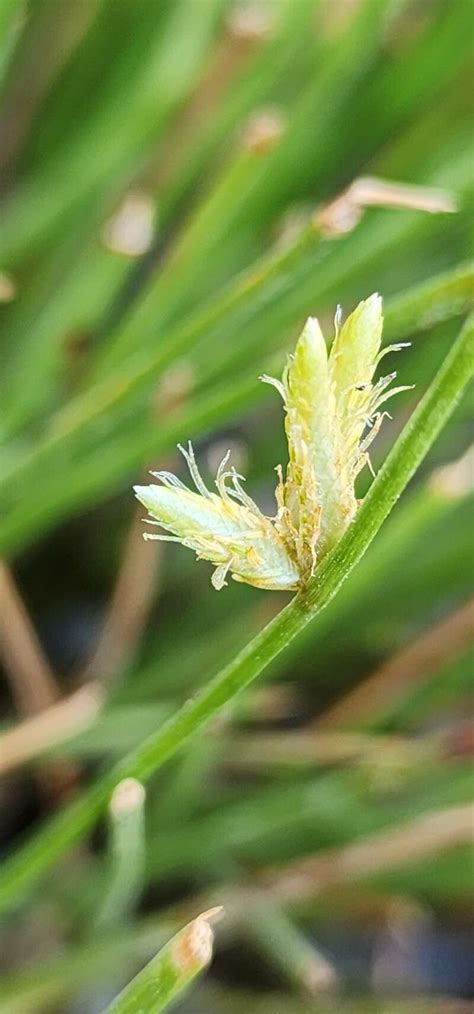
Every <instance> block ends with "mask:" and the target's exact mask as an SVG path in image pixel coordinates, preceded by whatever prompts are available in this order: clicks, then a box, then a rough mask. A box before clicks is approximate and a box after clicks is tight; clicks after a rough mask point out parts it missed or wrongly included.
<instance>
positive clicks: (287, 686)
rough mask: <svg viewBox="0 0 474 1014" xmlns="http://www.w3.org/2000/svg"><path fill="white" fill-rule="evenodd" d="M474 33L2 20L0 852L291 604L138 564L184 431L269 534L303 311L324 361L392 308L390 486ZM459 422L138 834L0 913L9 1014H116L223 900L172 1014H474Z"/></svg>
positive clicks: (435, 339)
mask: <svg viewBox="0 0 474 1014" xmlns="http://www.w3.org/2000/svg"><path fill="white" fill-rule="evenodd" d="M473 34H474V5H473V3H472V2H471V0H451V2H449V0H448V2H446V0H251V2H248V3H246V2H245V3H244V2H239V3H235V2H230V0H30V2H27V0H1V2H0V99H1V108H0V196H1V208H0V215H1V221H0V328H1V335H2V345H1V347H2V360H1V361H2V372H1V384H2V399H1V404H2V411H1V420H0V501H1V504H2V510H1V516H0V552H1V554H2V557H3V559H4V563H3V564H2V565H1V570H0V595H1V602H2V609H1V617H0V631H1V634H2V642H1V649H0V651H1V658H0V661H1V663H2V682H1V689H0V692H1V704H2V730H1V731H2V737H1V738H0V775H1V779H2V780H1V789H0V810H1V825H2V831H1V839H0V842H1V849H2V854H3V855H4V856H6V855H7V854H11V853H13V852H14V850H15V849H16V848H17V847H18V846H19V845H21V843H22V842H23V840H24V839H25V838H26V837H27V835H28V834H30V833H34V832H35V831H36V830H37V829H39V828H41V827H42V826H43V822H44V821H45V820H46V819H47V817H48V815H49V814H51V813H52V812H55V811H56V810H58V809H59V808H61V807H62V806H63V805H65V804H66V803H67V801H68V800H70V799H73V798H75V797H76V796H80V793H81V790H82V788H83V787H85V786H87V785H93V784H94V782H95V779H96V778H97V777H98V775H99V773H100V772H101V770H102V769H103V768H104V767H105V766H107V765H108V764H110V762H111V761H113V760H116V759H119V758H121V757H122V756H124V755H125V754H126V753H127V751H129V750H130V749H131V748H132V747H133V746H135V744H137V743H139V742H140V741H141V740H142V739H143V738H144V737H146V736H147V735H149V734H150V733H152V732H153V731H154V730H155V729H157V728H159V726H160V725H161V724H162V723H163V721H164V720H165V719H166V717H167V716H168V715H170V714H171V713H173V712H174V711H175V710H176V709H177V708H178V707H179V705H180V704H181V703H182V702H183V701H185V700H186V699H187V697H188V696H189V694H190V693H191V692H192V691H193V690H194V689H196V688H198V687H200V686H202V685H204V684H205V683H206V682H207V680H208V679H209V678H210V677H211V676H212V675H213V674H214V673H215V672H216V671H217V670H218V669H219V667H220V666H221V665H223V664H225V663H226V662H227V661H228V660H229V659H231V658H232V656H233V655H234V654H235V652H236V651H237V650H238V649H239V648H241V647H242V646H243V645H245V644H246V643H247V642H248V641H249V640H250V638H251V637H252V636H253V634H254V633H255V632H256V631H258V630H259V629H260V628H261V627H262V626H263V624H264V623H265V622H266V621H267V620H268V619H270V618H271V617H272V616H273V615H275V613H276V612H277V611H278V610H279V609H280V608H281V606H282V604H284V602H285V601H287V597H286V596H285V595H281V594H278V593H265V592H259V591H256V590H255V589H252V588H249V587H246V586H238V585H236V584H234V583H232V582H231V583H230V586H229V587H228V588H225V589H224V590H223V591H222V592H220V593H216V592H215V591H214V590H213V589H212V588H211V585H210V572H211V568H210V566H209V565H208V564H206V563H199V564H196V562H195V559H194V557H193V555H192V554H190V553H189V552H187V551H186V550H184V549H183V548H182V547H180V546H166V547H165V548H164V549H163V547H162V546H161V544H156V543H148V544H145V543H144V542H143V540H142V537H141V536H142V531H143V525H142V523H141V520H140V519H141V516H142V513H143V512H142V511H138V512H137V510H136V509H135V506H134V500H133V495H132V490H131V487H132V484H133V483H134V482H137V481H143V480H144V477H145V475H146V470H147V469H149V468H157V467H159V468H168V469H171V470H177V471H178V472H179V474H181V475H182V476H183V478H185V477H184V475H183V463H182V462H181V461H180V460H178V459H179V455H177V452H176V443H177V442H178V441H182V442H185V441H186V440H187V439H188V438H191V439H192V440H193V443H194V446H195V450H196V455H197V457H198V460H199V462H200V466H201V468H202V471H203V473H204V474H205V475H207V476H213V475H214V473H215V470H216V467H217V464H218V463H219V461H220V459H221V458H222V456H223V453H224V452H225V451H226V450H227V449H228V448H230V449H231V451H232V461H233V463H234V464H235V465H236V467H237V469H238V470H239V471H243V472H244V474H245V475H246V476H247V480H248V488H249V491H250V493H251V495H252V496H254V497H255V499H256V500H257V501H258V503H259V504H260V506H261V507H262V509H264V510H265V511H266V512H267V513H269V514H271V513H273V510H274V505H273V489H274V485H275V482H274V478H273V476H274V473H273V469H274V467H275V466H276V465H277V464H278V463H279V462H281V463H282V464H285V462H286V458H285V454H286V450H285V440H284V433H283V425H282V413H281V406H280V404H279V400H278V398H277V397H276V395H275V394H274V392H272V391H271V390H270V389H269V388H268V387H265V386H263V385H262V384H259V383H258V380H257V377H258V376H259V374H261V373H263V372H270V373H272V374H275V373H276V374H278V372H279V371H280V370H281V367H282V365H283V363H284V360H285V355H286V353H287V352H288V351H290V350H291V349H292V347H293V346H294V343H295V340H296V337H297V335H298V333H299V330H300V329H301V326H302V324H303V322H304V319H305V317H306V316H308V315H310V314H311V315H316V314H317V315H318V317H319V318H320V320H321V323H322V325H323V330H324V331H325V334H326V336H327V337H328V338H330V337H331V336H332V331H333V325H332V321H333V317H334V313H335V309H336V305H337V304H341V305H342V307H343V309H344V311H345V312H346V313H347V312H348V311H349V310H351V309H352V308H353V306H354V305H355V304H356V303H357V302H358V301H359V300H360V299H363V298H365V297H366V296H368V295H369V294H370V293H372V292H374V291H379V292H380V293H381V294H382V295H383V297H384V304H385V308H386V336H387V340H389V339H390V341H398V340H411V342H412V348H411V349H410V350H407V351H404V352H403V353H400V356H399V357H398V359H397V363H396V366H397V368H398V369H399V381H400V383H407V384H415V385H416V386H415V389H414V390H413V391H410V392H405V393H404V394H402V395H401V396H400V397H399V398H397V399H396V402H394V403H391V405H393V408H391V412H392V414H393V418H392V419H391V420H387V421H386V422H385V423H384V428H383V431H382V433H381V435H380V437H379V438H378V440H377V442H376V444H375V449H374V452H373V456H372V458H373V464H374V468H375V469H377V466H378V465H380V463H381V462H382V461H383V459H384V457H385V455H386V452H387V449H388V448H389V447H390V446H391V445H392V443H393V441H394V440H395V438H396V436H397V435H398V433H399V432H400V430H401V428H402V427H403V425H404V423H405V421H406V420H407V418H408V417H409V415H410V413H411V411H412V409H413V407H414V405H415V404H416V403H417V401H418V399H419V397H420V395H421V394H422V393H423V391H424V390H425V389H426V387H427V385H428V383H429V381H430V380H431V378H432V376H433V375H434V373H435V371H436V369H437V368H438V366H439V365H440V363H441V362H442V361H443V359H444V358H445V356H446V354H447V352H448V350H449V348H450V346H451V344H452V342H453V340H454V338H455V336H456V334H457V332H458V331H459V327H460V323H461V322H462V320H463V318H464V316H465V314H466V311H467V309H468V306H469V303H470V302H472V296H473V292H474V283H473V279H474V272H473V264H472V261H471V260H470V258H471V257H472V207H473V203H474V201H473V197H474V178H473V171H472V170H473V154H474V152H473V103H472V92H473V89H472V84H473V67H472V49H473ZM360 177H363V178H367V177H369V183H365V184H364V194H365V196H364V198H363V200H362V201H361V204H360V206H359V204H358V203H357V201H356V203H354V195H357V193H359V194H360V193H362V190H361V188H360V185H359V190H358V189H357V186H356V188H355V189H354V187H352V188H351V190H348V188H349V187H350V186H351V184H353V182H354V181H355V180H357V179H359V178H360ZM374 177H375V178H377V179H382V180H389V181H392V182H393V183H394V188H392V190H391V196H390V198H386V199H380V198H379V197H378V198H377V199H375V197H374V195H377V194H378V184H376V183H375V182H373V178H374ZM370 181H372V182H370ZM397 185H402V186H401V188H400V186H397ZM403 185H408V186H410V187H414V188H417V187H418V188H421V189H419V190H417V189H414V190H413V191H412V190H409V191H407V190H405V189H404V186H403ZM341 194H345V195H346V197H345V198H344V199H343V203H342V211H343V215H342V220H341V218H340V216H337V215H336V214H335V211H334V206H333V204H332V202H333V201H334V200H335V199H336V198H338V197H339V196H340V195H341ZM394 195H397V196H396V197H394ZM374 202H375V204H377V205H379V206H372V205H373V204H374ZM397 204H398V205H400V206H397ZM365 205H367V206H365ZM454 207H455V208H456V210H455V211H454V212H453V210H452V209H453V208H454ZM328 209H329V210H328ZM430 209H431V210H430ZM336 210H339V211H340V210H341V205H340V203H339V204H338V205H337V207H336ZM471 416H472V401H470V399H469V395H466V396H464V397H463V399H462V400H461V401H460V403H459V405H458V406H457V408H456V410H455V413H454V415H453V417H452V419H451V421H450V423H449V425H448V426H447V428H446V429H445V430H444V431H443V433H442V435H441V436H440V438H439V439H438V440H437V442H436V445H435V447H434V449H433V451H432V452H431V454H430V456H429V458H428V460H427V461H426V462H425V464H424V466H423V468H422V469H421V471H420V473H419V474H418V475H417V477H416V479H415V481H414V482H413V483H412V484H411V486H410V488H409V490H408V491H407V493H406V494H405V496H404V497H403V498H402V500H401V501H400V503H399V504H398V505H397V508H396V509H395V511H394V512H393V514H392V516H391V517H390V519H389V521H388V523H387V525H386V526H385V527H384V529H383V531H382V532H381V534H380V535H379V536H378V538H377V539H376V541H375V543H374V545H373V546H372V547H371V549H370V550H369V552H368V554H367V556H366V557H365V558H364V560H363V561H362V563H361V564H360V566H359V567H358V568H357V569H356V570H355V572H354V573H353V574H352V575H351V576H350V578H349V580H348V581H347V583H346V584H344V586H343V588H342V590H341V591H340V593H339V595H338V596H337V597H336V599H335V600H334V601H333V602H332V603H331V604H330V606H329V607H328V608H327V610H326V611H325V612H324V613H322V614H321V616H319V617H317V618H316V620H315V621H314V622H313V623H311V624H310V625H309V626H308V627H307V628H306V630H305V632H304V635H303V636H302V637H300V638H299V639H298V640H297V641H295V642H293V644H292V645H291V646H290V647H289V648H288V649H287V651H286V652H285V653H283V654H282V655H281V656H280V657H279V659H278V660H277V662H276V663H274V664H273V666H271V667H270V669H269V670H268V671H267V672H266V673H265V674H264V676H263V678H261V679H260V681H259V682H258V684H257V685H256V686H255V687H254V688H252V689H251V690H249V691H247V693H246V694H245V695H243V696H242V697H240V698H239V700H238V702H237V703H236V704H235V705H234V707H233V708H232V709H229V710H227V711H226V712H225V714H224V716H223V717H222V718H221V719H220V720H219V721H218V722H216V723H215V724H214V725H213V726H212V727H211V728H210V729H207V730H206V731H205V732H204V733H200V734H199V735H198V736H197V737H195V738H194V739H193V740H192V741H191V744H190V746H189V747H188V748H187V749H186V751H183V752H181V753H180V754H179V755H178V756H177V757H176V758H175V759H173V760H172V761H171V762H170V763H169V764H168V765H167V766H166V767H165V768H164V769H163V771H161V772H159V774H158V775H156V776H155V777H153V778H152V779H151V780H150V782H149V783H148V784H147V787H146V799H145V803H144V813H143V812H142V808H143V807H142V804H140V803H138V804H137V808H136V810H135V811H134V815H133V816H132V819H131V824H127V822H126V824H127V826H126V828H125V831H124V828H123V826H122V823H123V822H122V823H121V821H120V819H119V818H117V816H116V815H115V816H114V813H113V812H112V813H111V814H109V817H108V818H107V819H104V820H103V821H102V822H101V823H100V824H99V826H98V827H97V828H96V829H95V831H94V833H93V834H92V835H87V834H84V835H82V838H81V842H80V844H79V845H78V846H76V848H75V849H73V850H69V851H68V852H66V854H65V855H64V857H63V858H62V860H61V862H60V863H59V864H56V865H55V867H54V869H53V870H52V872H51V873H49V874H48V876H47V877H46V878H43V879H42V880H41V883H40V886H39V887H38V888H37V889H35V890H34V891H33V892H30V893H28V894H26V895H23V894H21V893H20V892H19V893H18V898H17V899H16V903H15V905H14V906H13V909H12V910H11V911H10V912H9V913H8V914H7V915H5V916H4V917H3V918H2V922H1V923H0V951H1V958H0V962H1V969H2V976H3V986H2V988H0V1010H1V1011H2V1012H3V1011H5V1012H13V1011H14V1012H28V1011H35V1012H61V1014H62V1012H65V1014H66V1012H67V1014H79V1012H80V1014H94V1012H99V1011H101V1010H103V1009H104V1008H105V1007H106V1006H107V1004H108V1002H109V1001H110V1000H111V999H112V997H113V996H114V995H115V994H116V993H117V992H118V991H119V989H120V988H121V987H122V985H123V984H124V983H125V982H127V981H128V980H129V979H130V978H131V976H132V975H133V974H134V973H135V972H136V971H137V970H138V969H139V968H140V967H141V965H143V963H144V962H145V961H146V960H147V959H148V958H150V957H151V955H152V954H153V953H154V952H155V951H156V950H157V948H158V947H159V946H160V945H161V943H162V942H163V940H165V939H167V937H169V935H170V933H171V932H174V931H175V930H176V929H177V928H178V927H180V926H182V925H183V923H184V922H186V921H187V920H188V919H190V918H192V917H193V916H195V915H197V913H198V912H199V911H201V910H202V909H203V908H206V907H208V908H209V907H210V906H211V905H214V904H220V903H222V904H224V905H225V907H226V912H227V915H226V917H225V918H224V919H223V920H222V922H221V923H220V924H219V925H218V927H217V928H216V937H217V948H216V953H215V957H214V960H213V963H212V965H211V967H210V969H209V971H208V972H207V974H206V976H205V978H203V979H202V980H200V981H199V983H198V985H197V986H195V987H194V988H193V990H192V991H190V992H188V993H187V994H186V996H184V997H183V998H182V999H181V1000H180V1002H179V1010H180V1011H183V1014H184V1012H188V1014H189V1012H196V1014H197V1012H209V1014H217V1012H221V1011H222V1012H227V1011H229V1012H232V1011H241V1010H243V1009H248V1010H249V1011H255V1012H257V1014H258V1012H260V1011H262V1012H263V1011H265V1012H270V1011H271V1012H272V1014H273V1012H275V1014H278V1011H280V1010H282V1011H283V1010H285V1012H290V1011H295V1012H298V1011H313V1010H314V1011H319V1010H321V1011H346V1010H347V1011H356V1012H357V1011H359V1010H360V1011H367V1012H371V1011H374V1012H378V1011H380V1012H387V1014H388V1012H390V1014H392V1012H394V1014H397V1012H399V1011H400V1012H402V1011H403V1012H405V1011H407V1012H408V1011H410V1012H411V1011H420V1012H421V1011H423V1012H424V1011H425V1010H426V1011H439V1012H442V1011H448V1005H449V1003H450V1002H451V1000H453V998H454V999H456V1002H457V1004H458V1005H459V1006H456V1007H453V1006H449V1010H450V1011H454V1010H456V1011H457V1010H458V1009H459V1011H463V1010H464V1009H466V1010H467V1009H468V1001H469V998H470V997H471V998H472V996H473V995H474V979H473V976H472V968H471V967H470V960H469V943H470V925H471V923H470V901H471V900H472V899H471V898H470V894H471V892H472V872H473V868H472V853H471V852H470V846H469V842H468V838H469V835H468V830H469V811H468V803H469V800H470V798H471V796H472V784H471V772H472V767H471V763H470V755H471V752H472V722H471V720H470V718H471V719H472V712H471V709H470V700H471V697H470V695H471V694H472V676H473V664H472V653H470V651H471V652H472V647H471V646H472V629H473V611H472V604H471V602H470V600H469V595H470V594H472V574H473V563H474V554H473V537H472V527H473V526H472V480H473V460H472V455H471V456H470V451H469V446H470V439H472V432H470V419H471ZM369 482H370V475H369V474H368V473H367V475H366V474H365V473H364V475H363V476H361V478H360V480H359V490H360V494H361V495H363V492H364V490H365V489H366V488H367V486H368V484H369ZM84 688H85V689H84ZM466 829H467V830H466ZM384 843H385V844H384ZM387 843H389V845H387ZM384 848H385V851H384ZM354 850H355V851H354ZM305 857H306V858H308V861H309V857H311V863H312V864H313V865H311V863H310V865H308V866H300V865H299V864H300V861H301V860H303V859H304V858H305ZM268 877H270V882H271V885H272V891H271V897H270V898H269V897H268V896H267V895H265V897H264V898H262V897H260V895H259V892H258V890H257V887H256V885H257V884H261V883H262V878H263V880H265V878H268ZM464 1001H465V1002H466V1007H464ZM177 1009H178V1008H177Z"/></svg>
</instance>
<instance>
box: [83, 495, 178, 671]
mask: <svg viewBox="0 0 474 1014" xmlns="http://www.w3.org/2000/svg"><path fill="white" fill-rule="evenodd" d="M142 515H143V510H139V511H137V512H136V514H135V516H134V519H133V521H132V524H131V526H130V530H129V532H128V535H127V539H126V542H125V548H124V553H123V557H122V562H121V565H120V569H119V573H118V575H117V580H116V583H115V587H114V590H113V593H112V596H111V600H110V604H109V607H108V610H107V615H106V618H105V621H104V624H103V627H102V631H101V634H100V636H99V639H98V642H97V644H96V647H95V649H94V651H93V653H92V657H91V658H90V660H89V662H88V663H87V664H86V666H85V668H84V670H83V671H82V673H81V681H82V682H90V681H92V680H98V681H99V682H100V683H101V684H102V685H103V686H107V685H109V684H110V682H111V681H112V680H113V678H114V677H115V675H116V674H117V673H118V672H119V671H120V670H122V669H123V668H124V666H125V665H126V663H127V661H128V660H129V658H130V657H131V655H132V654H133V651H134V649H135V647H136V645H137V644H138V643H139V641H140V638H141V635H142V633H143V629H144V626H145V624H146V622H147V619H148V616H149V612H150V607H151V604H152V602H153V600H154V597H155V593H156V590H157V581H156V577H157V569H158V566H159V562H160V559H161V547H160V546H159V545H158V544H157V543H154V544H153V548H152V549H151V551H150V546H149V545H147V544H146V543H145V542H144V540H143V537H142V534H143V525H142V520H141V519H142Z"/></svg>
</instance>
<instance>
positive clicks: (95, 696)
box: [0, 684, 102, 774]
mask: <svg viewBox="0 0 474 1014" xmlns="http://www.w3.org/2000/svg"><path fill="white" fill-rule="evenodd" d="M101 704H102V691H101V689H100V687H99V686H98V685H97V684H92V685H90V686H85V687H81V689H80V690H76V692H75V693H73V694H71V695H70V696H69V697H66V698H65V699H64V700H62V701H58V702H57V704H53V705H52V707H50V708H47V709H46V711H43V712H42V713H40V714H39V715H35V716H34V717H33V718H28V719H26V721H24V722H20V723H18V725H15V726H14V727H13V728H12V729H10V730H9V731H8V732H4V733H3V735H2V736H1V737H0V774H6V773H7V772H8V771H11V770H12V769H13V768H15V767H18V765H20V764H26V763H27V762H28V761H29V760H33V759H34V758H36V757H37V756H38V754H41V753H44V752H45V751H46V750H50V749H51V748H53V747H55V746H60V745H61V743H62V742H64V741H66V740H68V739H71V737H72V736H74V735H76V734H77V735H78V734H79V733H80V732H83V731H84V730H85V729H88V728H89V726H90V725H92V723H93V722H94V720H95V719H96V717H97V715H98V713H99V710H100V707H101Z"/></svg>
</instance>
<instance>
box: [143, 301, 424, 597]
mask: <svg viewBox="0 0 474 1014" xmlns="http://www.w3.org/2000/svg"><path fill="white" fill-rule="evenodd" d="M382 325H383V317H382V301H381V298H380V296H378V295H377V294H375V295H373V296H370V298H369V299H367V300H365V301H363V302H362V303H359V305H358V306H357V308H356V309H355V310H354V312H353V313H351V314H350V316H349V317H348V318H347V320H346V321H345V322H344V324H342V326H341V320H340V312H339V311H338V313H337V314H336V335H335V338H334V341H333V344H332V348H331V351H330V353H329V354H328V351H327V347H326V343H325V340H324V337H323V334H322V332H321V328H320V326H319V323H318V321H317V320H316V319H315V318H311V317H310V318H309V320H308V321H307V322H306V325H305V327H304V329H303V332H302V334H301V336H300V338H299V340H298V342H297V345H296V349H295V352H294V354H293V355H292V356H291V357H290V358H289V360H288V363H287V365H286V367H285V370H284V372H283V377H282V380H281V381H279V380H275V379H274V378H272V377H267V376H264V377H262V378H261V379H262V380H264V381H265V382H266V383H270V384H272V385H273V386H274V387H276V388H277V390H278V391H279V392H280V394H281V396H282V398H283V403H284V409H285V430H286V436H287V440H288V458H289V460H288V465H287V468H286V473H285V475H283V471H282V469H281V467H280V466H278V469H277V471H278V476H279V481H278V485H277V489H276V502H277V512H276V515H275V516H274V517H271V518H270V517H267V516H265V515H264V514H263V513H262V512H261V511H260V509H259V507H258V506H257V504H256V503H255V502H254V501H253V500H252V499H251V498H250V497H249V496H248V494H247V493H246V492H245V490H244V488H243V486H242V481H243V477H242V476H240V475H238V474H237V472H236V471H235V470H234V469H233V468H232V467H231V468H228V460H229V455H228V454H227V455H226V456H225V458H224V460H223V461H222V462H221V464H220V466H219V469H218V472H217V476H216V480H215V486H216V490H217V491H216V492H214V491H210V490H209V489H208V488H207V486H206V485H205V483H204V481H203V479H202V477H201V475H200V473H199V470H198V468H197V465H196V461H195V459H194V454H193V450H192V446H191V444H189V447H188V450H184V449H183V448H181V447H180V450H181V452H182V453H183V455H184V457H185V458H186V461H187V464H188V467H189V471H190V474H191V477H192V479H193V482H194V485H195V487H196V491H194V490H190V489H188V488H187V487H186V486H185V485H184V484H183V483H182V482H181V481H180V480H179V479H178V478H177V477H176V476H175V475H173V474H172V473H170V472H164V471H162V472H154V473H152V474H153V475H154V476H155V477H156V478H157V479H158V480H159V484H152V485H148V486H135V493H136V495H137V497H138V499H139V500H140V502H141V503H142V504H143V505H144V506H145V507H146V509H147V511H148V513H149V515H150V517H151V519H152V520H151V523H152V524H156V525H159V526H160V527H161V528H162V529H164V530H165V532H168V533H170V534H165V535H163V534H149V533H147V534H146V535H145V538H149V539H164V540H169V541H175V542H181V543H182V544H183V545H184V546H187V547H188V548H190V549H193V550H194V552H195V553H196V554H197V557H198V558H199V559H205V560H209V561H210V562H211V563H213V564H214V565H215V568H216V569H215V570H214V573H213V576H212V583H213V585H214V587H215V588H216V589H220V588H222V587H223V585H224V584H226V576H227V574H228V573H230V574H231V575H232V577H233V578H234V580H236V581H242V582H244V583H246V584H250V585H253V586H254V587H256V588H265V589H268V590H296V589H298V588H300V587H304V586H305V584H306V583H307V582H308V580H309V579H310V577H311V576H312V575H313V574H314V572H315V569H316V567H317V565H318V562H319V561H320V560H321V559H322V558H323V556H324V555H325V554H326V553H327V552H328V551H329V550H330V549H332V547H333V546H334V545H335V544H336V543H337V542H338V541H339V539H340V538H341V537H342V535H343V534H344V532H345V530H346V528H347V527H348V525H349V524H350V523H351V521H352V519H353V517H354V515H355V513H356V510H357V505H358V501H357V498H356V494H355V489H354V484H355V480H356V478H357V475H358V474H359V472H360V471H361V469H362V468H363V467H364V466H365V465H366V464H370V461H369V447H370V444H371V443H372V441H373V439H374V437H375V436H376V434H377V433H378V431H379V428H380V425H381V423H382V420H383V417H384V414H385V413H384V412H381V411H380V409H381V406H382V405H383V404H384V402H385V401H387V399H388V398H390V397H391V396H392V395H394V394H396V393H397V392H398V391H400V390H406V388H405V387H396V388H393V387H390V385H391V383H392V381H393V380H394V378H395V374H394V373H391V374H388V375H387V376H385V377H381V378H380V379H379V380H377V381H376V382H374V375H375V372H376V370H377V366H378V363H379V362H380V359H381V358H382V356H384V355H385V354H386V353H387V352H390V351H396V350H398V349H399V348H401V347H403V346H402V345H391V346H389V347H388V348H385V349H384V350H383V352H380V345H381V339H382Z"/></svg>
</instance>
